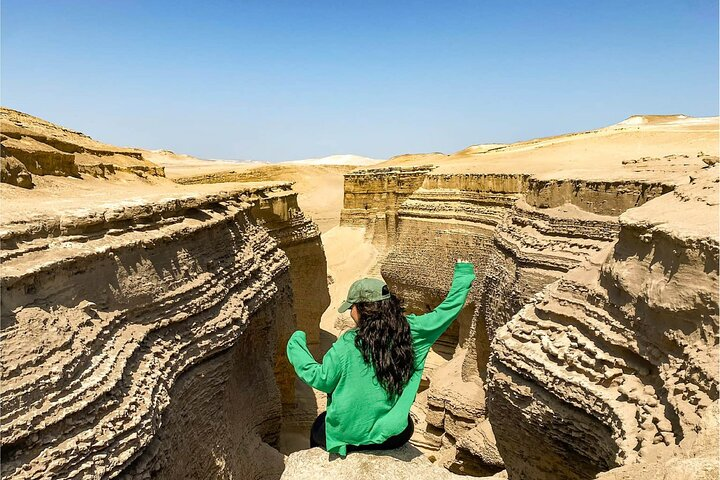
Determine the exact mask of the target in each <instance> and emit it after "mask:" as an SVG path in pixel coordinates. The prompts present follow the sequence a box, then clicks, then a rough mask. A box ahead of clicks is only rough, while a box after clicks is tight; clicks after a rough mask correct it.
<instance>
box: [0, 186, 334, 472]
mask: <svg viewBox="0 0 720 480" xmlns="http://www.w3.org/2000/svg"><path fill="white" fill-rule="evenodd" d="M0 237H1V239H2V270H1V278H0V280H1V286H2V298H3V302H2V316H3V324H2V333H1V335H2V344H3V355H2V359H1V363H0V377H1V379H2V384H1V385H2V386H1V391H0V394H1V395H2V398H3V409H2V417H1V418H2V427H1V431H2V475H3V478H17V479H21V478H23V479H25V478H48V477H53V478H89V477H93V478H100V477H102V478H109V477H115V476H118V475H127V476H130V477H133V478H151V477H152V478H231V477H235V478H237V477H241V478H251V479H252V478H277V477H279V475H280V473H281V472H282V469H283V461H282V455H280V454H279V452H277V451H276V450H274V449H273V448H271V446H270V445H273V444H274V443H275V442H276V441H277V436H278V433H279V430H280V424H281V417H282V404H283V403H286V404H290V403H292V394H293V383H292V381H291V378H292V376H291V373H292V372H290V371H289V364H288V363H287V360H286V359H284V351H285V349H284V343H285V342H286V339H287V338H288V336H289V334H290V333H291V332H292V330H293V329H294V328H295V326H296V325H295V312H294V310H293V291H292V285H293V284H294V283H303V282H305V283H307V286H308V288H313V285H315V284H316V283H317V282H318V279H316V278H313V277H303V275H305V274H306V273H307V270H303V262H310V263H311V264H313V265H314V264H322V262H323V261H324V254H323V252H322V247H321V245H320V244H319V232H318V230H317V227H316V226H315V225H314V224H313V223H312V222H311V221H309V220H308V219H307V218H305V217H304V216H303V215H302V212H300V211H299V210H298V209H297V205H296V203H295V197H294V194H293V193H292V192H291V191H290V189H289V186H288V185H287V184H273V185H267V186H261V185H260V186H258V185H251V186H243V185H241V184H234V185H233V184H230V185H223V186H213V187H204V188H199V189H198V191H188V192H186V193H185V194H184V195H181V194H177V193H176V194H174V195H163V194H154V195H150V194H147V195H145V196H144V197H141V198H135V199H133V200H125V201H117V202H111V203H107V204H104V205H99V206H96V207H92V208H83V209H75V210H72V211H70V210H68V211H65V212H63V215H62V216H59V215H56V214H53V213H46V214H45V213H38V212H35V213H34V214H33V215H28V216H27V217H26V218H22V216H21V215H19V216H15V217H12V216H5V217H4V219H3V224H2V225H1V227H0ZM284 249H285V250H284ZM295 265H297V266H298V268H297V271H295V272H293V269H294V268H295ZM304 268H305V269H307V266H305V267H304ZM303 272H305V273H303ZM322 280H323V281H324V276H323V278H322ZM306 294H307V292H306ZM314 295H315V296H314V297H312V298H310V299H309V300H311V301H314V300H317V303H318V304H319V307H318V308H321V309H322V308H324V307H323V302H326V300H324V298H326V297H327V287H325V291H324V297H323V290H322V288H319V289H318V290H317V291H316V292H315V294H314ZM298 312H299V313H300V315H298V316H301V315H302V314H303V312H302V310H299V311H298Z"/></svg>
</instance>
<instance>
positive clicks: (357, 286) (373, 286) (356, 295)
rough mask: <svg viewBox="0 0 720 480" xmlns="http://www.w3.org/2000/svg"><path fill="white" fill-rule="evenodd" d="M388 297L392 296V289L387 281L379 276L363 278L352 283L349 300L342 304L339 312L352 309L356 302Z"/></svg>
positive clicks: (373, 300)
mask: <svg viewBox="0 0 720 480" xmlns="http://www.w3.org/2000/svg"><path fill="white" fill-rule="evenodd" d="M388 298H390V290H389V289H388V286H387V284H386V283H385V282H383V281H382V280H380V279H379V278H361V279H360V280H357V281H356V282H355V283H353V284H352V285H350V290H348V294H347V300H345V301H344V302H343V303H342V305H340V308H338V312H340V313H343V312H346V311H348V310H350V308H351V307H352V306H353V304H354V303H363V302H377V301H380V300H386V299H388Z"/></svg>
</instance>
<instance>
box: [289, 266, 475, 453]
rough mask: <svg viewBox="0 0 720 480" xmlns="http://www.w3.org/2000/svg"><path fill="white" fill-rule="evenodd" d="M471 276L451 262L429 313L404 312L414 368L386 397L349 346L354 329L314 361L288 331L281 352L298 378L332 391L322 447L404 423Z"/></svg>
mask: <svg viewBox="0 0 720 480" xmlns="http://www.w3.org/2000/svg"><path fill="white" fill-rule="evenodd" d="M474 279H475V274H474V273H473V265H472V264H471V263H456V264H455V274H454V276H453V281H452V286H451V287H450V292H449V293H448V295H447V297H446V298H445V300H444V301H443V302H442V303H441V304H440V305H439V306H438V307H437V308H436V309H435V310H433V311H432V312H429V313H426V314H424V315H408V316H407V320H408V323H409V324H410V331H411V333H412V338H413V348H414V351H415V373H414V374H413V376H412V377H411V378H410V381H409V382H408V384H407V386H406V387H405V388H404V390H403V393H402V394H401V395H400V396H399V397H396V398H395V399H389V398H388V395H387V393H386V391H385V389H384V388H383V387H382V386H381V385H380V384H379V382H378V380H377V377H376V376H375V370H374V368H373V367H372V366H371V365H368V364H367V363H365V361H364V360H363V358H362V355H361V353H360V351H359V350H358V349H357V347H356V346H355V335H356V331H355V330H350V331H348V332H346V333H345V334H343V335H341V336H340V338H338V339H337V341H336V342H335V343H334V344H333V345H332V347H330V350H329V351H328V352H327V353H326V354H325V356H324V357H323V360H322V363H317V362H316V361H315V359H314V358H313V356H312V354H311V353H310V351H309V350H308V347H307V339H306V337H305V332H302V331H296V332H295V333H293V335H292V336H291V337H290V340H289V341H288V344H287V355H288V359H289V360H290V363H292V365H293V367H295V372H296V373H297V375H298V377H300V379H301V380H302V381H303V382H305V383H307V384H308V385H310V386H311V387H313V388H315V389H317V390H320V391H323V392H326V393H332V401H331V402H329V404H328V406H327V417H326V419H325V432H326V442H327V450H328V452H332V453H339V454H340V455H343V456H344V455H345V454H346V446H347V445H368V444H378V443H382V442H384V441H385V440H387V439H388V438H389V437H392V436H393V435H397V434H399V433H400V432H402V431H403V430H404V429H405V428H406V427H407V421H408V414H409V413H410V406H411V405H412V403H413V401H414V400H415V395H416V394H417V391H418V387H419V386H420V379H421V377H422V371H423V368H424V367H425V359H426V358H427V354H428V351H429V350H430V347H431V346H432V345H433V343H435V341H436V340H437V339H438V338H440V335H442V333H443V332H444V331H445V330H446V329H447V328H448V327H449V326H450V324H451V323H452V322H453V320H455V318H457V316H458V314H459V313H460V310H461V309H462V307H463V305H464V304H465V299H466V298H467V295H468V292H469V291H470V286H471V284H472V282H473V280H474Z"/></svg>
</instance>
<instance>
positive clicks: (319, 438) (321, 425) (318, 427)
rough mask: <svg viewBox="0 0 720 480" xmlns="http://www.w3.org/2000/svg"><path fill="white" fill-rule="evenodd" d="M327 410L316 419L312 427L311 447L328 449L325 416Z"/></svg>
mask: <svg viewBox="0 0 720 480" xmlns="http://www.w3.org/2000/svg"><path fill="white" fill-rule="evenodd" d="M326 415H327V412H323V413H321V414H320V415H318V417H317V418H316V419H315V421H314V422H313V424H312V428H311V429H310V448H315V447H320V448H322V449H323V450H327V446H326V440H325V416H326Z"/></svg>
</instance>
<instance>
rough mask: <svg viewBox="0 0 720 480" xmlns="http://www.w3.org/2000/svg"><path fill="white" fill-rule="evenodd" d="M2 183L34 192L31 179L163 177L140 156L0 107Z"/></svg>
mask: <svg viewBox="0 0 720 480" xmlns="http://www.w3.org/2000/svg"><path fill="white" fill-rule="evenodd" d="M0 142H1V146H2V148H0V159H1V161H2V165H1V168H0V181H2V182H3V183H9V184H11V185H15V186H19V187H23V188H32V187H33V185H34V184H33V175H37V176H43V175H55V176H69V177H80V176H81V175H83V174H85V175H92V176H95V177H103V178H105V177H107V176H109V175H114V174H116V173H120V172H128V173H132V174H135V175H138V176H148V175H150V176H164V172H163V168H162V167H159V166H157V165H155V164H154V163H152V162H150V161H147V160H145V159H144V158H143V153H142V150H138V149H132V148H120V147H115V146H113V145H107V144H104V143H101V142H98V141H96V140H93V139H92V138H90V137H88V136H87V135H83V134H82V133H80V132H75V131H73V130H69V129H67V128H63V127H60V126H58V125H55V124H53V123H50V122H47V121H45V120H42V119H40V118H37V117H33V116H31V115H28V114H25V113H22V112H18V111H15V110H11V109H9V108H3V107H0Z"/></svg>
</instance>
